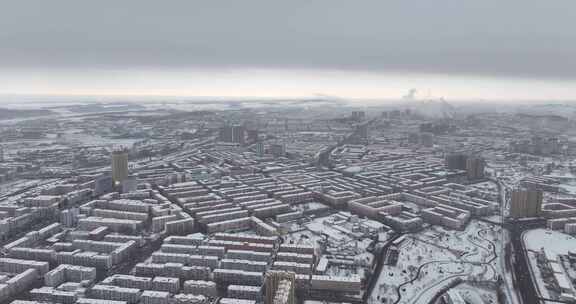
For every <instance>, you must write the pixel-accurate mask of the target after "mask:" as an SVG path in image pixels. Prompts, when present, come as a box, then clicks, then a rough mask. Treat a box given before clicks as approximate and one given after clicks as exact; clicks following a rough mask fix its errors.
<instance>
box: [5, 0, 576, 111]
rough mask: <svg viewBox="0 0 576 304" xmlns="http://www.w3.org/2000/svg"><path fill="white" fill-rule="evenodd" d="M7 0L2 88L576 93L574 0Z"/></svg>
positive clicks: (219, 93)
mask: <svg viewBox="0 0 576 304" xmlns="http://www.w3.org/2000/svg"><path fill="white" fill-rule="evenodd" d="M4 2H5V3H3V4H4V5H3V7H4V9H3V10H2V11H1V12H0V28H1V30H0V83H1V85H0V94H16V95H20V94H24V95H26V94H41V95H42V94H43V95H95V96H110V95H144V96H215V97H238V96H251V97H302V96H315V95H316V94H319V93H320V94H326V95H330V96H338V97H342V98H351V99H354V98H368V99H380V98H385V99H390V98H401V97H402V96H403V95H405V94H406V92H408V91H409V90H410V89H412V88H416V89H418V92H419V96H420V97H422V98H428V97H432V98H440V97H444V98H446V99H448V100H450V101H459V100H480V99H486V100H519V101H526V100H542V101H546V100H551V101H554V100H562V101H565V100H576V62H575V61H574V60H573V58H572V57H573V54H575V53H576V33H575V32H574V31H573V29H574V28H576V19H574V18H572V12H574V11H575V10H576V3H575V2H573V1H564V0H559V1H555V3H554V6H553V7H552V6H551V5H549V3H544V2H542V1H537V0H529V1H516V0H515V1H507V2H505V3H502V2H500V1H496V0H489V1H482V2H481V3H480V2H473V3H472V2H471V3H468V2H466V3H463V2H461V1H455V0H449V1H442V2H439V3H438V2H434V3H420V4H419V7H420V8H421V9H414V5H413V4H412V3H410V1H365V2H363V3H362V5H358V4H357V3H353V2H347V1H326V0H312V1H310V0H297V1H290V2H282V3H278V2H269V1H252V2H250V3H246V2H229V1H210V2H209V3H204V2H199V1H173V2H171V3H170V5H166V4H165V3H159V2H155V1H147V0H145V1H135V0H129V1H123V2H122V3H118V2H111V1H98V2H78V1H71V0H63V1H58V2H30V1H18V2H8V1H4ZM31 8H33V9H31ZM355 16H356V17H357V16H362V18H356V17H355Z"/></svg>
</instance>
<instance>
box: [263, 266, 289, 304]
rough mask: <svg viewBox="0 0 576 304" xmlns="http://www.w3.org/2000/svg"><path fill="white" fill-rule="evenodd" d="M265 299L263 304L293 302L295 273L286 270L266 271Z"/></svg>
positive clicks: (286, 303)
mask: <svg viewBox="0 0 576 304" xmlns="http://www.w3.org/2000/svg"><path fill="white" fill-rule="evenodd" d="M265 279H266V282H265V284H266V299H265V301H264V304H294V303H296V300H295V297H294V289H295V288H296V286H295V284H296V281H295V280H296V274H294V272H288V271H274V270H271V271H268V272H267V273H266V277H265Z"/></svg>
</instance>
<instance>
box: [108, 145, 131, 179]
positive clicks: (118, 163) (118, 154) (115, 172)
mask: <svg viewBox="0 0 576 304" xmlns="http://www.w3.org/2000/svg"><path fill="white" fill-rule="evenodd" d="M127 177H128V150H127V149H126V148H120V149H114V150H113V151H112V180H113V182H114V184H116V183H119V182H122V181H123V180H125V179H126V178H127Z"/></svg>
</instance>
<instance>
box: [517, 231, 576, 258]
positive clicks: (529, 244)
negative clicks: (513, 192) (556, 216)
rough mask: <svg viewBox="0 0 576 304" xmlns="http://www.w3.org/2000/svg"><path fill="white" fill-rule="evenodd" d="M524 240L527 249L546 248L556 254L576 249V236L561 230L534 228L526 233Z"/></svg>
mask: <svg viewBox="0 0 576 304" xmlns="http://www.w3.org/2000/svg"><path fill="white" fill-rule="evenodd" d="M523 240H524V245H525V246H526V250H533V251H540V250H541V249H542V248H546V250H547V251H550V252H551V253H555V254H568V251H575V250H576V238H575V237H573V236H571V235H568V234H565V233H562V232H559V231H553V230H547V229H534V230H530V231H527V232H526V233H524V236H523Z"/></svg>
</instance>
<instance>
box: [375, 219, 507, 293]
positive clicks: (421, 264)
mask: <svg viewBox="0 0 576 304" xmlns="http://www.w3.org/2000/svg"><path fill="white" fill-rule="evenodd" d="M499 230H500V228H499V227H497V226H494V225H492V224H488V223H484V222H479V221H472V222H471V223H470V224H469V225H468V227H467V228H466V230H465V231H451V230H445V229H443V228H441V227H437V226H434V227H431V228H429V229H427V230H425V231H423V232H420V233H418V234H411V235H408V236H407V238H406V240H405V241H404V242H403V243H402V244H401V245H400V254H399V257H398V263H397V265H396V266H390V265H385V266H384V267H383V269H382V273H381V274H380V277H379V278H378V281H377V283H376V287H375V288H374V291H373V293H372V295H371V297H370V298H371V299H370V300H369V303H396V301H397V300H398V292H397V288H398V287H399V286H400V288H399V293H400V296H401V297H400V301H399V302H398V303H426V302H427V301H428V300H430V298H432V297H433V296H434V294H435V293H436V292H438V291H439V290H441V289H442V288H443V287H445V286H447V285H448V284H450V282H452V281H453V280H454V279H456V278H460V279H464V280H478V281H490V282H493V281H496V279H497V276H498V274H499V273H498V271H499V268H498V267H497V265H498V264H497V262H498V260H497V258H496V257H495V255H494V248H493V246H494V245H493V244H497V245H496V246H497V248H496V253H497V254H499V253H500V248H499V237H500V234H499Z"/></svg>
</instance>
